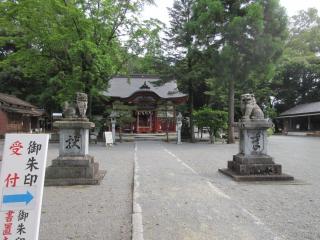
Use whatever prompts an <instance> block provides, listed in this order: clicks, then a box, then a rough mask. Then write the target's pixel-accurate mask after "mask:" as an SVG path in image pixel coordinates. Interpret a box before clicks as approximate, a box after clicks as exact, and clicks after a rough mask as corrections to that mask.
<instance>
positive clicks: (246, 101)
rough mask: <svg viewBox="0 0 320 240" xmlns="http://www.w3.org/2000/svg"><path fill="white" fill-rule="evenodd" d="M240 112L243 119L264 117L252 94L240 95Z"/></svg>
mask: <svg viewBox="0 0 320 240" xmlns="http://www.w3.org/2000/svg"><path fill="white" fill-rule="evenodd" d="M241 112H242V114H243V116H242V119H243V120H249V119H264V114H263V112H262V110H261V108H260V107H259V106H258V104H257V102H256V99H255V97H254V94H250V93H246V94H242V95H241Z"/></svg>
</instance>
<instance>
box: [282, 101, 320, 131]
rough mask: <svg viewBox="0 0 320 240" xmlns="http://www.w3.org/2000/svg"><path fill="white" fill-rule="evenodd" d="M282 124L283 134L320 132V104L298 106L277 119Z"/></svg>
mask: <svg viewBox="0 0 320 240" xmlns="http://www.w3.org/2000/svg"><path fill="white" fill-rule="evenodd" d="M277 119H278V120H280V121H281V124H282V132H283V133H285V134H286V133H290V132H308V131H310V132H312V131H320V102H312V103H305V104H300V105H297V106H295V107H293V108H290V109H289V110H287V111H285V112H283V113H281V114H280V116H279V117H277Z"/></svg>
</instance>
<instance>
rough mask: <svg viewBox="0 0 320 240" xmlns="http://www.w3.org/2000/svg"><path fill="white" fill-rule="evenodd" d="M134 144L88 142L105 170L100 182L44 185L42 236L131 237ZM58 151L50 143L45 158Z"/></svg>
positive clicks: (44, 238) (79, 239)
mask: <svg viewBox="0 0 320 240" xmlns="http://www.w3.org/2000/svg"><path fill="white" fill-rule="evenodd" d="M133 146H134V145H133V144H132V143H125V144H121V145H116V146H114V147H112V148H108V149H107V148H106V147H104V145H102V144H101V145H100V144H98V145H91V146H90V154H91V155H93V156H94V157H95V160H96V161H98V162H99V163H100V169H103V170H107V174H106V176H105V177H104V179H103V181H102V182H101V184H100V185H96V186H71V187H45V191H44V198H43V206H42V215H41V226H40V239H41V240H53V239H76V240H82V239H83V240H88V239H95V240H97V239H110V240H111V239H112V240H129V239H131V213H132V179H133ZM119 153H121V154H119ZM57 154H58V145H57V144H50V151H49V156H48V159H53V158H54V157H56V156H57ZM48 164H49V163H48Z"/></svg>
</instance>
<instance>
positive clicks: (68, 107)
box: [63, 101, 77, 118]
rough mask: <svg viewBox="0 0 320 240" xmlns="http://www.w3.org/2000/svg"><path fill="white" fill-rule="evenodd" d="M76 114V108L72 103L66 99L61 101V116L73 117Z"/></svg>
mask: <svg viewBox="0 0 320 240" xmlns="http://www.w3.org/2000/svg"><path fill="white" fill-rule="evenodd" d="M76 116H77V115H76V108H75V107H74V105H73V104H70V103H69V102H68V101H65V102H64V103H63V117H65V118H75V117H76Z"/></svg>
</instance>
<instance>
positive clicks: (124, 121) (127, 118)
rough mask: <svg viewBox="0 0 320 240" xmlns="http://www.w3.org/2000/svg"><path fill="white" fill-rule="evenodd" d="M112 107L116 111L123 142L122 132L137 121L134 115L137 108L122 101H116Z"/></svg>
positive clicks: (120, 137)
mask: <svg viewBox="0 0 320 240" xmlns="http://www.w3.org/2000/svg"><path fill="white" fill-rule="evenodd" d="M112 109H113V111H115V113H116V115H117V118H116V121H117V125H118V126H119V139H120V142H122V132H123V128H124V127H125V126H128V125H131V124H132V123H134V122H135V121H136V118H135V117H133V115H132V112H133V111H134V110H136V107H135V106H129V105H126V104H124V103H123V102H120V101H115V102H114V103H113V104H112Z"/></svg>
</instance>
